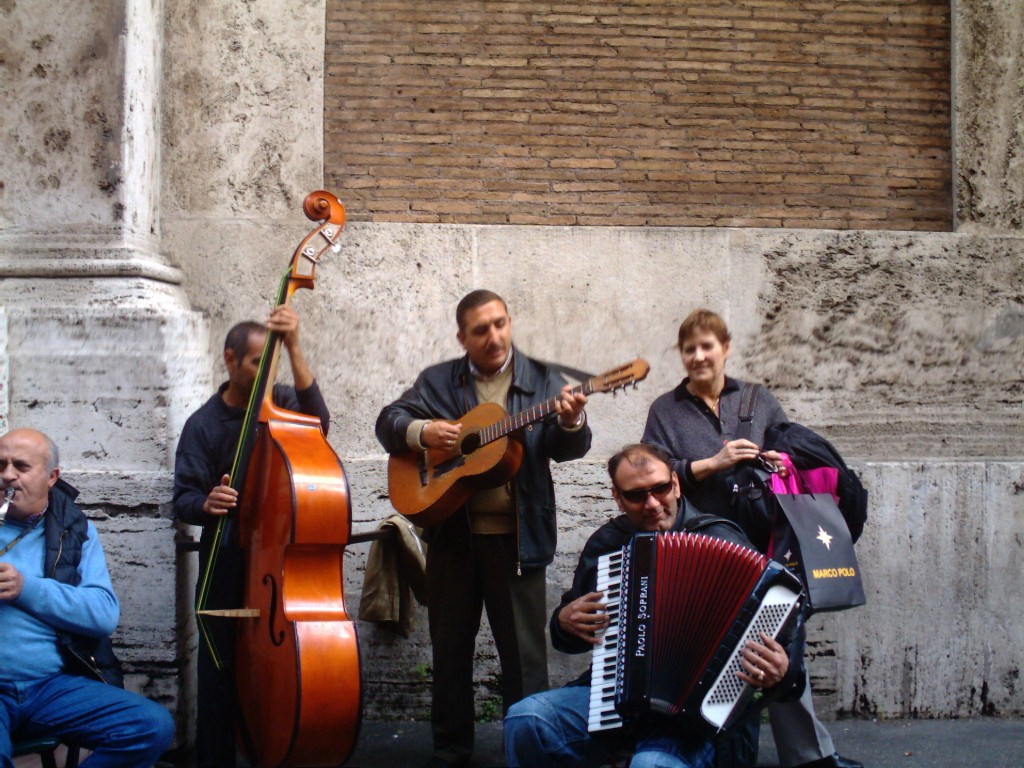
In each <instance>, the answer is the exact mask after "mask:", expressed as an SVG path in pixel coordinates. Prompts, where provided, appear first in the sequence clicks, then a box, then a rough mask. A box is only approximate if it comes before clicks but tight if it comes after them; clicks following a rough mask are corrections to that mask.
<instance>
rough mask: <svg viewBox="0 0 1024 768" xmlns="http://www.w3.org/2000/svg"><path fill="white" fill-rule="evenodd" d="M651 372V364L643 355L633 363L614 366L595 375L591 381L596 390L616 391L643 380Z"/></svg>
mask: <svg viewBox="0 0 1024 768" xmlns="http://www.w3.org/2000/svg"><path fill="white" fill-rule="evenodd" d="M650 372H651V366H650V365H649V364H648V362H647V361H646V360H644V359H643V358H642V357H638V358H637V359H636V360H634V361H633V362H631V363H627V364H626V365H620V366H619V367H618V368H612V369H611V370H610V371H605V372H604V373H602V374H600V375H599V376H595V377H594V378H593V379H591V381H592V382H593V385H594V390H593V391H594V392H614V391H615V390H617V389H625V388H626V387H628V386H630V385H635V384H636V383H637V382H638V381H643V380H644V379H646V378H647V374H648V373H650Z"/></svg>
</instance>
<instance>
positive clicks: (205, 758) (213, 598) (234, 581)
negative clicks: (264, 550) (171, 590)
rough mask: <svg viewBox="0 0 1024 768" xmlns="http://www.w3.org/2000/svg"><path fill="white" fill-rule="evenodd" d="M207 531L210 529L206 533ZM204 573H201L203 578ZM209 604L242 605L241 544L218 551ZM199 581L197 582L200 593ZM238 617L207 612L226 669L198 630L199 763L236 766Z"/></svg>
mask: <svg viewBox="0 0 1024 768" xmlns="http://www.w3.org/2000/svg"><path fill="white" fill-rule="evenodd" d="M204 533H205V532H204ZM207 557H208V554H207V553H206V552H205V551H202V552H201V553H200V566H199V567H200V574H203V573H205V570H206V560H207ZM201 581H202V576H200V582H201ZM211 584H212V587H211V590H210V596H209V601H208V604H207V607H208V608H235V607H238V606H239V605H241V604H242V555H241V552H240V551H239V550H238V549H237V548H232V547H228V548H223V549H221V551H220V552H219V554H218V556H217V569H216V571H215V572H214V574H213V577H212V581H211ZM199 589H200V585H199V584H197V585H196V592H197V594H198V592H199ZM236 621H238V619H229V618H220V617H207V618H206V620H205V623H206V627H207V629H208V631H209V632H210V633H211V634H212V635H213V638H214V641H215V642H216V645H217V650H218V652H219V653H220V656H221V659H222V662H223V664H224V667H223V669H218V668H217V665H216V663H215V662H214V660H213V656H212V654H211V653H210V649H209V647H208V645H207V643H206V640H205V638H204V637H203V634H202V632H200V634H199V650H198V653H197V658H196V677H197V680H196V683H197V685H196V747H195V748H196V766H197V768H235V766H236V765H237V762H238V759H237V757H236V754H237V750H236V746H235V744H236V738H235V731H236V722H237V714H238V704H237V701H236V697H235V687H234V686H235V683H234V679H233V677H232V674H233V673H232V670H233V669H234V662H235V633H236V630H237V626H236V623H235V622H236Z"/></svg>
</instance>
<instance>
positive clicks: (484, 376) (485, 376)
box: [469, 349, 514, 381]
mask: <svg viewBox="0 0 1024 768" xmlns="http://www.w3.org/2000/svg"><path fill="white" fill-rule="evenodd" d="M513 353H514V350H512V349H510V350H509V351H508V357H506V358H505V362H504V363H502V364H501V368H499V369H498V370H496V371H495V372H494V373H484V372H483V371H481V370H480V369H479V368H477V367H476V363H474V362H473V358H470V359H469V372H470V373H471V374H473V378H474V379H477V380H478V381H491V380H492V379H496V378H498V377H499V376H501V374H503V373H504V372H505V371H506V370H508V367H509V366H510V365H512V355H513Z"/></svg>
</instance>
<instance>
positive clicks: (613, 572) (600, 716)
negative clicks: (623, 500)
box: [588, 550, 625, 732]
mask: <svg viewBox="0 0 1024 768" xmlns="http://www.w3.org/2000/svg"><path fill="white" fill-rule="evenodd" d="M624 556H625V550H620V551H618V552H612V553H610V554H607V555H602V556H601V557H600V558H598V563H597V591H598V592H604V604H605V610H606V611H607V613H608V626H607V627H605V630H604V632H603V633H602V634H601V642H600V643H599V644H598V645H595V646H594V650H593V652H592V656H591V659H590V717H589V722H588V729H589V730H590V731H591V732H594V731H604V730H609V729H611V728H620V727H621V726H622V718H621V717H620V716H619V713H618V712H617V711H616V710H615V675H616V674H617V669H618V664H617V657H618V647H619V615H620V613H619V607H620V605H621V597H622V561H623V558H624Z"/></svg>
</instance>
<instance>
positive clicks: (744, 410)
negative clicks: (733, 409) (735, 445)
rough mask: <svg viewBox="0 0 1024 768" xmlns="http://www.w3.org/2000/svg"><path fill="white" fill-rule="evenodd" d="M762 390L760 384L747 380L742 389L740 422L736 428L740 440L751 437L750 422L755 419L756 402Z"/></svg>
mask: <svg viewBox="0 0 1024 768" xmlns="http://www.w3.org/2000/svg"><path fill="white" fill-rule="evenodd" d="M760 391H761V385H760V384H748V383H746V382H744V384H743V388H742V389H741V390H740V423H739V427H737V429H736V438H737V439H739V440H749V439H750V423H751V422H752V421H753V420H754V404H755V403H756V402H757V395H758V393H759V392H760Z"/></svg>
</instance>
